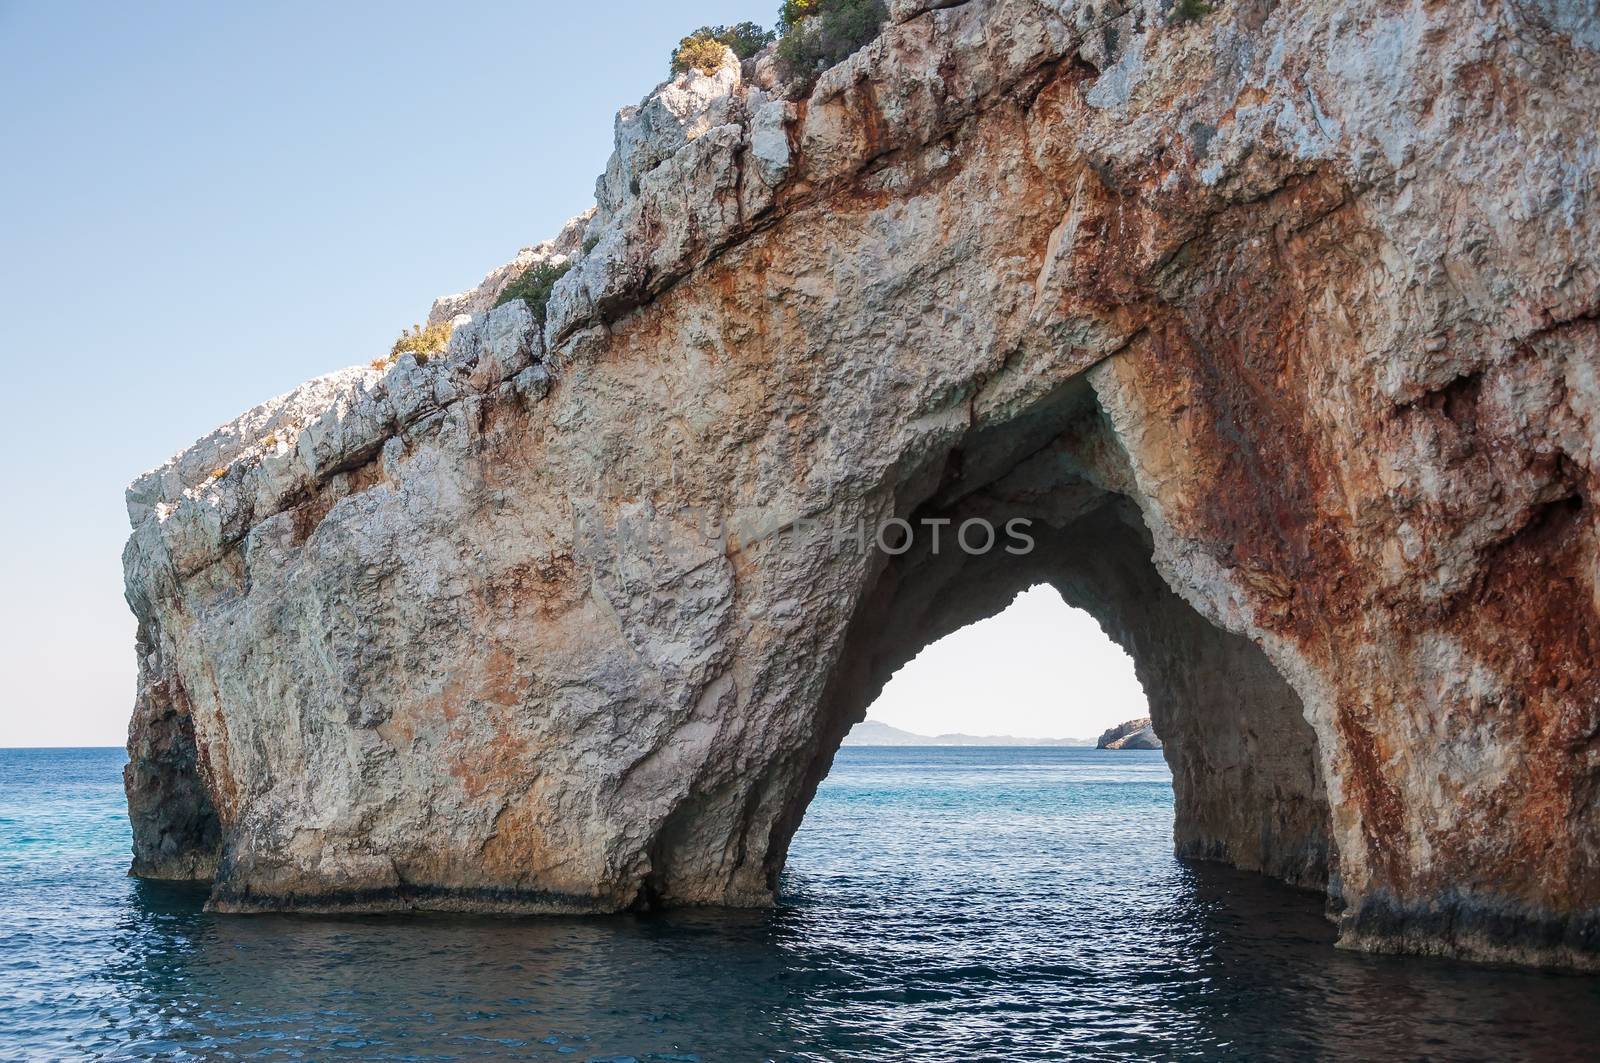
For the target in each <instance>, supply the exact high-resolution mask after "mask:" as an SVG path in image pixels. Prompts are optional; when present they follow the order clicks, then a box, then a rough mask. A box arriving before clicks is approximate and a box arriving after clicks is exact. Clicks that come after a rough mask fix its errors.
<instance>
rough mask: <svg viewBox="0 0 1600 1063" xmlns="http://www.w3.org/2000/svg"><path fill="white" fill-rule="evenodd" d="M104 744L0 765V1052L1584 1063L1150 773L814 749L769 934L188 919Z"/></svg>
mask: <svg viewBox="0 0 1600 1063" xmlns="http://www.w3.org/2000/svg"><path fill="white" fill-rule="evenodd" d="M122 760H123V758H122V753H121V751H120V750H99V749H95V750H0V1059H8V1060H9V1059H30V1060H31V1059H162V1060H191V1059H205V1060H212V1059H247V1060H357V1059H359V1060H459V1059H529V1060H567V1059H571V1060H591V1059H602V1060H612V1059H636V1060H700V1061H707V1063H710V1061H721V1060H951V1061H956V1060H960V1061H967V1060H981V1059H1027V1060H1061V1059H1073V1058H1090V1059H1122V1058H1160V1059H1286V1060H1306V1059H1373V1058H1385V1059H1440V1060H1443V1059H1486V1058H1489V1059H1569V1058H1570V1059H1595V1058H1600V979H1593V978H1584V977H1577V976H1562V975H1554V974H1540V973H1533V972H1526V971H1517V970H1504V969H1489V968H1481V967H1473V966H1469V965H1464V964H1457V963H1451V962H1447V961H1440V960H1426V959H1408V958H1396V957H1375V956H1366V955H1358V954H1352V953H1347V952H1342V951H1336V950H1335V949H1334V948H1333V946H1332V942H1333V933H1332V929H1331V928H1330V926H1329V925H1328V923H1327V922H1326V921H1325V920H1324V919H1323V918H1322V915H1321V910H1322V904H1321V901H1320V899H1319V898H1317V897H1316V896H1315V895H1313V894H1307V893H1301V892H1297V891H1293V890H1288V889H1285V888H1282V887H1277V886H1274V885H1273V884H1271V883H1268V882H1265V881H1263V880H1261V879H1259V878H1257V877H1255V876H1251V875H1246V874H1239V873H1234V872H1229V871H1227V870H1224V869H1218V868H1212V867H1206V866H1193V865H1185V864H1182V863H1179V862H1177V861H1175V860H1174V859H1173V858H1172V855H1171V843H1170V832H1171V821H1172V790H1171V784H1170V779H1169V776H1168V774H1167V770H1166V767H1165V765H1164V764H1163V763H1162V760H1161V756H1160V754H1159V753H1144V752H1120V753H1109V752H1099V751H1095V750H1079V749H1004V750H1002V749H950V748H940V749H877V748H859V747H858V748H846V749H844V750H842V751H841V753H840V755H839V758H838V761H837V762H836V764H835V767H834V770H833V773H832V774H831V775H830V776H829V778H828V780H827V781H826V782H825V783H824V785H823V786H822V788H821V789H820V791H819V792H818V794H817V797H816V800H815V802H814V803H813V805H812V807H811V809H810V810H809V811H808V813H807V816H806V821H805V825H804V827H803V828H802V830H801V832H800V834H799V835H798V837H797V838H796V840H795V844H794V847H793V850H792V853H791V857H790V862H789V868H788V870H787V872H786V873H785V876H784V881H783V904H782V906H781V907H779V908H778V909H777V910H775V911H763V912H726V911H691V912H670V913H665V914H661V915H651V916H633V915H629V916H620V917H609V918H527V919H504V918H464V917H443V916H430V915H416V916H399V917H382V918H376V917H374V918H330V917H287V916H213V915H208V914H205V913H204V912H202V911H201V903H202V901H203V894H200V893H196V892H195V891H193V890H187V889H177V888H173V887H169V886H158V885H153V884H148V883H141V882H137V881H134V880H132V879H129V878H127V877H126V875H125V871H126V867H127V862H128V846H129V837H128V825H127V821H126V819H125V815H124V809H123V802H122V789H121V783H120V777H119V776H120V770H121V767H122Z"/></svg>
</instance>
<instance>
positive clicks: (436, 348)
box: [372, 321, 455, 369]
mask: <svg viewBox="0 0 1600 1063" xmlns="http://www.w3.org/2000/svg"><path fill="white" fill-rule="evenodd" d="M454 328H455V326H454V325H452V324H451V323H450V322H448V321H440V322H438V323H437V324H433V325H428V326H427V327H426V328H424V327H423V326H422V325H412V326H411V328H409V329H402V330H401V332H400V338H399V339H397V340H395V341H394V346H393V347H392V348H390V350H389V358H388V364H389V365H393V364H394V363H395V362H396V361H397V360H398V359H399V358H400V356H401V355H402V354H409V355H412V356H413V357H415V358H416V360H417V364H418V365H427V364H428V359H429V358H431V357H433V356H434V355H436V354H443V353H444V349H445V348H446V347H448V346H449V345H450V333H451V331H452V330H453V329H454ZM372 367H373V368H374V369H377V368H379V365H378V363H377V362H373V363H372Z"/></svg>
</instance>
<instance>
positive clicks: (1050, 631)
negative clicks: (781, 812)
mask: <svg viewBox="0 0 1600 1063" xmlns="http://www.w3.org/2000/svg"><path fill="white" fill-rule="evenodd" d="M1149 715H1150V701H1149V699H1148V698H1147V697H1146V696H1145V693H1144V688H1143V687H1141V686H1140V685H1139V679H1138V675H1137V674H1136V673H1135V671H1134V667H1133V659H1132V658H1130V657H1129V656H1128V655H1127V653H1126V652H1125V651H1124V650H1123V649H1122V647H1120V646H1118V645H1117V644H1116V643H1115V642H1112V641H1111V639H1110V638H1108V637H1107V636H1106V633H1105V632H1104V631H1103V630H1101V628H1100V625H1099V624H1098V623H1097V622H1096V621H1095V619H1094V618H1093V617H1092V616H1090V615H1089V614H1088V613H1086V612H1084V611H1083V610H1081V609H1074V608H1072V607H1071V606H1069V605H1068V604H1067V603H1066V602H1064V601H1063V600H1062V599H1061V596H1060V595H1059V594H1058V593H1056V590H1055V588H1053V587H1051V586H1050V585H1048V584H1038V585H1036V586H1033V587H1029V588H1028V589H1026V590H1024V591H1023V592H1021V593H1020V594H1018V595H1017V596H1016V597H1015V598H1014V599H1012V601H1011V603H1010V604H1009V605H1007V606H1006V607H1005V608H1004V609H1002V610H1001V611H1000V612H999V613H997V614H996V615H994V616H992V617H990V618H988V619H987V620H980V621H978V622H977V623H975V624H970V625H968V626H966V627H964V628H961V629H960V630H958V631H956V632H954V633H953V634H950V635H946V636H945V637H944V638H942V639H939V640H937V641H936V642H933V643H930V644H929V645H927V646H926V647H924V648H923V649H922V650H921V651H920V652H919V653H918V654H917V655H916V656H915V657H914V658H912V659H911V660H910V661H909V662H907V663H906V664H905V666H904V667H902V668H901V669H900V670H899V671H897V672H895V673H894V676H893V677H892V678H891V679H890V680H889V682H888V683H887V684H886V685H885V686H884V689H883V691H882V693H880V694H879V696H878V697H877V699H876V700H875V701H873V703H872V705H871V706H870V707H869V708H868V711H867V718H866V720H865V721H864V722H863V723H861V724H858V725H856V727H855V728H854V729H852V731H851V732H850V734H849V735H848V736H847V738H846V740H845V741H846V744H847V745H848V744H874V743H879V742H897V741H904V739H901V738H900V737H899V735H898V733H897V732H910V733H912V734H914V735H917V736H921V737H930V738H947V737H948V736H952V735H954V736H961V737H965V738H973V739H984V740H993V739H996V738H1016V739H1019V740H1021V742H1022V744H1077V745H1083V744H1089V745H1092V744H1093V743H1094V741H1095V738H1096V736H1098V735H1100V734H1102V733H1104V732H1105V731H1106V730H1108V729H1109V728H1113V727H1116V726H1118V725H1120V724H1123V723H1126V722H1128V721H1131V720H1136V719H1140V718H1144V717H1148V716H1149ZM886 729H887V730H886ZM983 744H994V743H993V742H992V741H985V742H984V743H983Z"/></svg>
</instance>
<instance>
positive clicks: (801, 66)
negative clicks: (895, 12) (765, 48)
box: [777, 0, 889, 82]
mask: <svg viewBox="0 0 1600 1063" xmlns="http://www.w3.org/2000/svg"><path fill="white" fill-rule="evenodd" d="M888 17H889V9H888V7H887V5H885V4H884V2H883V0H784V2H783V6H782V7H781V8H779V9H778V32H779V33H781V34H782V37H781V39H780V40H779V41H778V52H777V58H778V72H779V73H780V74H781V75H782V76H783V77H784V79H785V80H790V81H803V82H809V81H810V80H811V79H812V78H814V77H816V75H817V74H819V73H821V72H822V71H824V70H826V69H827V68H828V67H830V66H833V65H834V64H835V63H839V62H842V61H843V60H844V59H846V58H848V57H849V56H850V55H851V54H852V53H853V52H855V51H856V50H857V49H858V48H860V47H861V46H862V45H864V44H866V43H867V42H868V41H870V40H872V38H874V37H876V36H877V35H878V31H879V30H880V29H881V28H882V27H883V23H884V20H885V19H887V18H888Z"/></svg>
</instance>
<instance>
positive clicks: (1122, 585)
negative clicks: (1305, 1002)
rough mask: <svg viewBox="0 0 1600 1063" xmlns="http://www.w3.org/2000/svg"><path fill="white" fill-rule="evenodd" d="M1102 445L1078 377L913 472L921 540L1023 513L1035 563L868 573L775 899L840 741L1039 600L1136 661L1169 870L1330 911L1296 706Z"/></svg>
mask: <svg viewBox="0 0 1600 1063" xmlns="http://www.w3.org/2000/svg"><path fill="white" fill-rule="evenodd" d="M1110 432H1111V429H1110V426H1109V424H1108V423H1107V422H1106V420H1105V417H1104V415H1103V413H1102V412H1101V410H1100V407H1099V405H1098V402H1097V401H1096V400H1095V398H1094V394H1093V391H1092V390H1091V388H1090V387H1089V385H1088V384H1087V382H1086V381H1083V380H1082V379H1081V378H1080V379H1079V380H1076V381H1074V382H1073V383H1072V384H1070V385H1069V386H1067V387H1066V388H1063V389H1062V391H1061V392H1060V393H1059V394H1057V395H1055V396H1053V397H1052V398H1051V399H1050V400H1049V401H1047V402H1043V403H1039V404H1037V405H1036V407H1035V408H1034V412H1033V413H1031V414H1030V415H1029V416H1028V418H1027V419H1025V420H1021V421H1014V422H1011V423H1009V424H1007V425H1006V426H1005V427H1004V428H1003V429H1002V430H990V431H989V432H988V433H976V434H975V436H974V437H969V439H968V440H967V441H966V442H965V445H964V446H962V447H961V448H959V449H958V450H956V451H954V452H952V453H951V454H950V455H949V456H948V457H947V459H946V461H945V463H944V465H943V466H942V467H941V468H939V469H936V470H921V471H920V473H919V477H920V480H921V483H920V485H919V486H920V490H917V491H915V492H914V494H915V496H916V497H918V498H919V499H920V501H919V502H918V504H917V505H915V506H913V507H910V512H909V514H908V516H909V518H910V519H911V520H912V522H913V523H914V524H915V523H916V522H918V521H920V520H922V519H923V518H932V519H935V520H939V521H945V520H948V521H950V522H951V523H950V525H948V526H952V527H953V526H959V525H960V524H961V523H962V522H963V521H965V520H969V519H972V518H976V517H981V518H984V519H985V520H988V521H989V522H990V523H991V524H994V525H996V526H1003V525H1004V524H1005V522H1006V521H1007V520H1009V519H1010V518H1011V517H1013V516H1015V515H1018V514H1023V515H1026V516H1027V517H1028V518H1029V519H1030V520H1031V524H1030V526H1029V529H1028V531H1029V535H1030V537H1031V538H1032V540H1033V542H1032V548H1031V549H1030V550H1028V551H1027V552H1025V553H1013V552H1008V551H1005V550H992V551H988V552H984V553H976V554H974V553H969V552H967V551H964V550H960V549H956V550H949V549H944V550H940V549H935V548H934V546H933V544H932V542H931V541H930V540H928V539H926V538H923V539H919V540H915V541H913V543H912V545H911V547H910V548H909V549H907V550H906V551H905V552H904V553H901V554H898V555H893V556H885V557H882V558H880V559H879V561H878V569H877V571H876V573H875V575H874V578H873V580H872V582H871V586H870V589H869V590H868V591H867V593H866V594H865V595H864V597H863V598H862V600H861V602H860V605H859V607H858V609H857V611H856V614H855V616H854V619H853V620H852V623H851V627H850V632H849V635H848V637H847V639H846V644H845V649H844V652H843V654H842V656H841V658H840V660H839V661H838V663H837V664H836V666H835V667H834V670H833V672H832V675H831V678H830V680H829V685H828V689H827V693H826V695H825V697H824V700H823V706H822V709H821V715H820V718H819V721H818V730H817V737H816V740H815V743H814V746H813V748H812V750H811V756H810V760H809V762H808V763H807V764H805V765H804V767H803V771H802V774H801V778H802V787H801V789H800V792H799V793H798V794H796V795H795V797H794V798H793V799H792V800H791V802H790V803H789V805H788V807H787V809H786V810H785V814H784V815H783V816H782V817H780V819H779V820H778V822H777V823H776V824H775V826H774V831H773V838H772V841H773V844H772V845H771V846H770V848H769V853H771V854H773V856H774V859H773V860H772V862H771V863H770V864H769V882H771V883H772V884H773V886H774V887H775V886H776V883H777V875H778V873H779V872H780V871H781V869H782V862H783V859H784V856H785V854H786V852H787V847H788V841H789V839H790V838H791V837H792V836H793V833H794V831H795V830H796V829H797V828H798V826H799V823H800V819H801V817H802V816H803V815H804V810H805V807H806V805H807V804H808V803H809V802H810V800H811V798H812V796H813V795H814V794H815V792H816V787H817V785H818V784H819V783H820V782H821V780H822V779H823V778H824V777H825V776H826V775H827V773H828V769H829V767H830V766H831V764H832V762H833V758H834V755H835V753H836V751H837V750H838V748H839V746H840V744H841V742H842V739H843V738H844V736H845V734H846V733H848V732H849V730H850V729H851V727H853V726H854V725H855V724H856V723H858V722H860V721H861V720H862V719H864V718H865V716H866V713H867V710H868V708H869V707H870V706H871V705H872V703H873V702H874V701H875V700H876V699H877V697H878V696H879V694H880V693H881V692H882V691H883V689H884V687H885V685H886V684H887V683H888V681H889V680H890V678H891V677H892V676H893V675H894V674H895V673H896V672H897V671H898V670H899V669H900V668H901V667H902V666H904V665H905V664H906V663H907V662H908V661H910V660H912V659H913V658H914V657H915V656H916V655H917V654H918V653H919V652H921V651H922V649H923V648H924V647H926V646H929V645H930V644H932V643H934V642H936V641H938V640H940V639H942V638H944V637H945V636H947V635H950V634H951V633H953V632H955V631H957V630H959V629H962V628H965V627H967V626H969V625H971V624H974V623H977V622H979V621H982V620H984V619H986V618H989V617H992V616H995V615H996V614H998V613H1000V612H1001V611H1003V610H1004V609H1005V608H1006V607H1007V606H1008V605H1009V604H1010V603H1011V602H1012V601H1013V600H1014V599H1015V598H1016V597H1017V596H1018V595H1019V594H1021V593H1023V592H1024V591H1026V590H1027V589H1029V588H1031V587H1035V586H1040V585H1044V586H1048V587H1050V588H1053V589H1054V590H1055V591H1056V592H1057V593H1059V594H1060V596H1061V598H1062V600H1063V601H1064V602H1066V604H1067V605H1069V606H1071V607H1073V608H1076V609H1081V610H1083V611H1084V612H1086V613H1088V614H1089V615H1090V616H1091V617H1093V618H1094V620H1095V621H1097V622H1098V623H1099V625H1100V626H1101V628H1102V630H1104V632H1105V633H1106V634H1107V635H1108V636H1109V637H1110V638H1111V639H1112V641H1113V642H1115V643H1116V644H1117V645H1118V646H1120V647H1121V648H1122V649H1123V650H1124V651H1125V652H1126V653H1127V654H1128V656H1129V657H1130V658H1131V659H1132V662H1133V667H1134V672H1135V674H1136V676H1137V678H1138V681H1139V684H1140V685H1141V686H1142V688H1143V690H1144V692H1145V695H1146V697H1147V699H1148V705H1149V715H1150V716H1151V718H1152V720H1153V722H1154V726H1155V730H1156V732H1157V733H1158V734H1159V735H1160V736H1161V738H1162V741H1163V753H1164V756H1165V759H1166V761H1167V764H1168V766H1169V767H1170V768H1171V772H1172V784H1173V792H1174V825H1173V847H1174V851H1175V853H1176V855H1177V856H1179V857H1180V858H1185V859H1197V860H1207V861H1216V862H1220V863H1225V864H1229V865H1232V866H1234V867H1236V868H1239V869H1241V870H1247V871H1256V872H1261V873H1264V874H1266V875H1269V876H1271V877H1273V878H1277V879H1280V880H1282V881H1284V882H1287V883H1289V884H1291V885H1295V886H1300V887H1304V888H1310V889H1326V890H1327V891H1328V893H1329V895H1330V898H1336V897H1337V895H1338V873H1337V855H1336V852H1335V851H1334V847H1333V844H1332V841H1331V831H1330V825H1329V806H1328V799H1327V793H1326V788H1325V785H1324V782H1323V777H1322V771H1321V765H1320V760H1319V756H1318V750H1317V740H1316V736H1315V733H1314V732H1313V730H1312V728H1311V725H1310V724H1309V723H1308V722H1307V720H1306V718H1305V714H1304V710H1303V707H1302V705H1301V702H1300V699H1299V697H1298V696H1297V695H1296V694H1295V692H1294V690H1293V689H1292V688H1291V687H1290V686H1289V684H1288V683H1287V682H1286V681H1285V680H1284V679H1283V677H1282V676H1281V675H1280V674H1279V673H1278V671H1277V670H1276V669H1275V668H1274V667H1273V665H1272V664H1271V662H1270V661H1269V660H1268V658H1267V656H1266V654H1265V653H1264V652H1263V651H1262V650H1261V649H1260V647H1258V646H1257V645H1256V644H1255V643H1253V642H1251V641H1250V640H1249V639H1246V638H1244V637H1241V636H1239V635H1235V634H1233V633H1231V632H1228V631H1226V630H1223V629H1222V628H1220V627H1218V626H1216V625H1215V624H1213V623H1212V622H1211V621H1209V620H1208V619H1206V618H1205V617H1203V616H1202V615H1201V614H1200V613H1199V612H1198V611H1197V610H1196V609H1195V608H1194V607H1193V606H1191V605H1190V604H1188V603H1187V602H1185V601H1184V600H1183V599H1182V598H1181V597H1179V596H1178V595H1177V594H1175V593H1174V592H1173V590H1172V589H1171V588H1170V587H1169V586H1168V585H1167V584H1166V582H1165V581H1164V580H1163V578H1162V577H1161V575H1160V573H1159V571H1158V570H1157V568H1156V565H1155V563H1154V561H1153V554H1154V544H1153V539H1152V536H1151V534H1150V531H1149V529H1148V527H1147V526H1146V524H1145V521H1144V517H1143V515H1142V514H1141V512H1140V509H1139V507H1138V505H1137V504H1136V503H1135V501H1134V500H1133V498H1132V497H1131V495H1132V491H1131V489H1130V487H1129V485H1130V484H1131V482H1132V478H1131V476H1130V475H1128V473H1127V470H1126V469H1125V468H1118V467H1117V460H1118V458H1117V456H1118V455H1120V450H1118V449H1117V447H1116V446H1115V443H1114V441H1113V439H1112V437H1111V435H1110ZM917 478H918V477H913V478H911V479H912V482H915V481H916V479H917ZM907 493H913V492H907Z"/></svg>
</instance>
